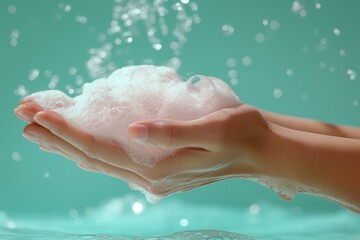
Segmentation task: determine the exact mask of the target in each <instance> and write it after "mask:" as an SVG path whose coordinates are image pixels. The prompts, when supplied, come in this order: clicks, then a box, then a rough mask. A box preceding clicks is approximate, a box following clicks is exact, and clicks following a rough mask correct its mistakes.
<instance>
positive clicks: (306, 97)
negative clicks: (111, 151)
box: [301, 93, 309, 101]
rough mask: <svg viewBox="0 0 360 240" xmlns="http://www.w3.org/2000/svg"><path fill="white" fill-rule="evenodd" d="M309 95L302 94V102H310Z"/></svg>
mask: <svg viewBox="0 0 360 240" xmlns="http://www.w3.org/2000/svg"><path fill="white" fill-rule="evenodd" d="M308 98H309V97H308V95H307V94H306V93H303V94H301V100H303V101H306V100H308Z"/></svg>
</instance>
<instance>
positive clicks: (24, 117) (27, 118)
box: [14, 105, 33, 122]
mask: <svg viewBox="0 0 360 240" xmlns="http://www.w3.org/2000/svg"><path fill="white" fill-rule="evenodd" d="M24 107H25V105H20V106H19V107H17V108H15V109H14V112H15V114H16V115H18V116H19V117H20V118H21V119H22V120H24V121H26V122H32V120H33V119H32V116H31V115H30V114H29V113H27V112H25V111H24V110H23V108H24Z"/></svg>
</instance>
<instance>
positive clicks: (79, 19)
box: [75, 15, 88, 24]
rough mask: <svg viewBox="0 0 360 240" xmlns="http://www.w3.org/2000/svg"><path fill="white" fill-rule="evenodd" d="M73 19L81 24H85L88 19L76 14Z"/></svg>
mask: <svg viewBox="0 0 360 240" xmlns="http://www.w3.org/2000/svg"><path fill="white" fill-rule="evenodd" d="M75 21H76V22H78V23H81V24H86V23H87V21H88V20H87V17H85V16H81V15H77V16H76V17H75Z"/></svg>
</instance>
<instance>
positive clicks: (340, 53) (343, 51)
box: [339, 49, 346, 57]
mask: <svg viewBox="0 0 360 240" xmlns="http://www.w3.org/2000/svg"><path fill="white" fill-rule="evenodd" d="M339 55H340V56H342V57H345V55H346V52H345V50H344V49H340V50H339Z"/></svg>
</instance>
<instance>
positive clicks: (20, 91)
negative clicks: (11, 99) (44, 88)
mask: <svg viewBox="0 0 360 240" xmlns="http://www.w3.org/2000/svg"><path fill="white" fill-rule="evenodd" d="M14 94H15V96H20V97H24V96H26V95H28V94H29V91H28V90H27V89H26V87H25V86H24V85H19V86H18V88H17V89H15V90H14Z"/></svg>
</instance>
